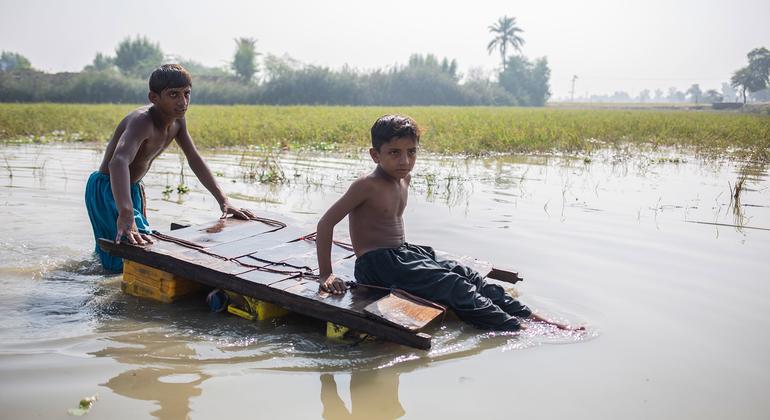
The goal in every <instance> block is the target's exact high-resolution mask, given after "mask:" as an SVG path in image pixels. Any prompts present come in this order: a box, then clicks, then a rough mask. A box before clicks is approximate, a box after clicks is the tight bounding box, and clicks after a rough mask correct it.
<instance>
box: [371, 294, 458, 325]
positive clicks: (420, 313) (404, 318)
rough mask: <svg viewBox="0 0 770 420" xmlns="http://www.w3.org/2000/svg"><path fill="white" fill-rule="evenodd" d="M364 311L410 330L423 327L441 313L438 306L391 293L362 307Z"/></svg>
mask: <svg viewBox="0 0 770 420" xmlns="http://www.w3.org/2000/svg"><path fill="white" fill-rule="evenodd" d="M364 312H365V313H367V314H369V315H371V316H373V317H375V318H379V319H383V320H385V321H387V322H390V323H393V324H395V325H398V326H400V327H403V328H406V329H409V330H412V331H417V330H419V329H421V328H424V327H425V326H426V325H428V324H429V323H431V321H433V320H435V319H436V318H438V317H439V316H441V314H442V313H443V311H442V310H440V309H438V308H434V307H432V306H427V305H423V304H420V303H417V302H415V301H413V300H410V299H406V298H404V297H401V296H398V295H395V294H393V293H390V294H388V295H387V296H385V297H383V298H382V299H379V300H377V301H376V302H372V303H370V304H369V305H367V306H366V307H365V308H364Z"/></svg>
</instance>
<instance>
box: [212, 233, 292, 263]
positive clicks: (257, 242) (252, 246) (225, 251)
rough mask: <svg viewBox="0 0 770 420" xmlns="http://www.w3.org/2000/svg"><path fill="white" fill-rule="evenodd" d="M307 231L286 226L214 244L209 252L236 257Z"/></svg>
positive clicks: (286, 240) (290, 239) (281, 242)
mask: <svg viewBox="0 0 770 420" xmlns="http://www.w3.org/2000/svg"><path fill="white" fill-rule="evenodd" d="M306 233H307V232H303V231H301V230H299V229H296V228H291V227H285V228H283V229H279V230H276V231H271V232H265V233H261V234H258V235H255V236H249V237H246V238H243V239H238V240H234V241H231V242H226V243H223V244H220V245H215V246H212V247H211V248H209V249H208V251H209V252H211V253H214V254H217V255H221V256H223V257H226V258H236V257H241V256H244V255H249V254H253V253H255V252H258V251H260V250H262V249H265V248H272V247H275V246H279V245H281V244H285V243H287V242H289V241H292V240H295V239H297V238H300V237H302V235H304V234H306Z"/></svg>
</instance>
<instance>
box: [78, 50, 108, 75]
mask: <svg viewBox="0 0 770 420" xmlns="http://www.w3.org/2000/svg"><path fill="white" fill-rule="evenodd" d="M114 61H115V59H114V58H112V57H110V56H107V55H104V54H102V53H96V56H95V57H94V61H93V62H92V63H91V64H89V65H87V66H85V67H84V68H83V70H86V71H105V70H109V69H112V68H114V67H115V63H114Z"/></svg>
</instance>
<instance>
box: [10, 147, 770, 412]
mask: <svg viewBox="0 0 770 420" xmlns="http://www.w3.org/2000/svg"><path fill="white" fill-rule="evenodd" d="M102 152H103V145H83V144H80V145H74V144H66V145H59V144H48V145H20V146H15V145H6V146H0V187H1V188H0V222H2V223H0V249H1V250H2V251H1V253H0V309H2V312H0V418H8V419H11V418H13V419H16V418H38V417H39V418H47V419H55V418H66V417H68V416H69V415H68V409H72V408H76V407H77V405H78V402H79V401H80V400H81V399H82V398H85V397H89V396H92V395H98V401H97V402H96V403H95V404H94V405H93V407H92V408H91V410H90V412H89V413H88V414H87V416H88V417H89V418H99V419H101V418H104V419H121V418H125V419H138V418H159V419H180V418H193V419H208V418H215V417H216V418H232V419H235V418H320V417H324V418H331V419H348V418H367V419H379V418H382V419H386V418H398V417H402V416H403V417H406V418H438V417H440V418H447V419H449V418H469V417H472V418H491V419H497V418H513V417H514V416H516V417H525V418H529V419H537V418H544V419H550V418H567V417H569V418H572V419H596V418H632V419H633V418H638V419H647V418H658V419H682V418H698V419H723V418H740V419H766V418H767V415H768V413H770V399H768V398H766V395H765V394H766V393H767V390H768V389H770V370H768V366H770V339H768V334H767V331H768V330H770V281H768V278H770V258H768V255H770V253H769V252H768V251H770V193H769V191H768V188H769V187H770V180H768V169H767V167H766V166H762V165H758V164H752V163H750V162H748V163H747V162H735V161H730V160H703V159H699V158H697V157H695V156H693V155H691V154H687V153H677V152H673V151H647V152H638V151H637V152H629V151H624V150H612V151H606V152H603V153H598V154H595V155H593V156H591V158H590V159H584V158H574V157H558V156H499V157H490V158H483V159H482V158H464V157H441V156H430V155H425V154H424V155H421V156H420V158H419V160H418V164H417V167H416V168H415V171H414V178H413V188H412V191H411V193H410V201H409V206H408V207H407V210H406V213H405V223H406V228H407V240H408V241H410V242H413V243H419V244H430V245H433V246H434V247H436V248H438V249H441V250H444V251H448V252H452V253H454V254H459V255H471V256H474V257H477V258H481V259H485V260H489V261H492V262H495V263H497V264H499V265H506V266H509V267H512V268H515V269H516V271H518V272H519V273H520V274H521V275H522V276H523V277H524V278H525V281H524V282H523V283H519V284H517V286H516V290H515V291H516V292H518V293H519V295H520V299H521V300H522V301H524V302H525V303H527V304H529V305H530V306H531V307H533V308H534V309H536V310H537V311H539V312H541V313H543V314H547V315H549V316H551V317H554V318H558V319H560V320H563V321H567V322H570V323H573V324H582V325H586V326H587V330H586V331H585V332H558V331H554V330H553V329H551V328H547V327H544V326H538V325H533V328H531V329H530V330H528V331H527V332H525V333H522V334H493V333H485V332H481V331H478V330H475V329H473V328H471V327H468V326H466V325H463V324H461V323H459V322H458V321H456V320H452V319H449V320H447V321H445V323H444V324H443V325H441V326H437V327H435V328H434V329H433V330H431V331H430V333H431V334H432V335H433V336H434V344H433V348H432V349H431V350H430V351H421V350H415V349H411V348H407V347H403V346H399V345H395V344H392V343H387V342H382V341H363V342H354V341H353V342H351V341H348V342H339V341H333V340H329V339H326V338H325V337H324V325H323V324H322V323H319V322H314V321H313V320H310V319H307V318H302V317H299V316H296V315H294V316H289V317H286V318H281V319H277V320H271V321H266V322H249V321H246V320H243V319H241V318H237V317H234V316H229V315H225V314H221V313H220V314H217V313H211V312H209V311H208V308H207V306H206V304H205V302H203V301H202V300H200V299H191V300H188V301H184V302H180V303H175V304H171V305H164V304H159V303H154V302H149V301H144V300H141V299H138V298H134V297H131V296H126V295H124V294H122V293H121V292H120V286H119V283H120V278H119V276H110V275H106V274H104V273H103V272H102V271H101V270H100V268H99V267H98V264H96V262H95V259H94V257H93V256H92V250H93V238H92V232H91V228H90V225H89V222H88V217H87V215H86V212H85V208H84V205H83V190H84V186H85V180H86V178H87V176H88V174H89V173H90V172H91V171H92V170H93V169H94V168H96V167H97V166H98V164H99V161H100V159H101V155H102ZM206 158H207V161H208V163H209V165H210V166H211V169H212V171H213V172H215V174H216V175H217V178H218V180H219V182H220V185H222V187H223V188H224V189H225V190H226V191H227V192H228V194H229V195H230V197H231V198H232V199H233V201H234V202H235V203H237V204H238V205H240V206H243V207H248V208H251V209H254V210H256V211H257V213H259V214H265V215H268V216H269V217H274V218H280V219H282V220H284V221H286V222H288V223H291V224H294V225H297V226H302V227H306V228H307V230H308V232H312V231H313V230H314V225H315V223H316V221H317V220H318V218H319V217H320V215H321V214H322V212H323V211H324V210H325V209H326V208H327V207H328V206H329V205H330V204H331V203H332V202H333V201H334V200H336V199H337V198H338V197H339V196H340V195H341V194H342V193H343V192H344V190H345V188H346V187H347V185H348V184H349V183H350V182H351V181H352V180H353V179H355V177H356V176H358V175H359V174H362V173H365V172H366V171H368V170H370V169H371V168H372V166H371V165H372V164H371V162H370V161H368V159H367V158H366V156H365V155H364V154H361V155H354V156H345V155H334V154H324V153H321V152H303V153H283V154H278V155H268V154H264V153H259V152H257V151H246V152H244V151H225V152H217V153H214V154H209V155H207V157H206ZM182 167H183V160H182V159H180V156H179V153H178V152H176V151H174V150H170V151H168V152H167V153H165V154H164V155H163V156H161V157H160V158H159V159H158V160H157V161H156V162H155V164H154V166H153V170H152V171H151V172H150V173H149V174H148V175H147V177H145V184H146V189H147V194H148V206H147V207H148V215H149V219H150V222H151V223H152V224H153V226H154V227H156V228H165V227H167V226H168V225H169V224H170V222H172V221H176V222H182V223H201V222H205V221H208V220H211V219H213V218H216V217H218V216H219V214H218V210H217V206H216V202H215V201H214V200H213V199H212V198H211V196H210V195H208V193H206V192H205V190H203V189H202V187H201V186H200V185H199V184H198V182H197V180H196V179H195V177H194V176H193V175H192V174H191V172H190V170H189V168H186V167H185V170H184V172H182V171H181V168H182ZM260 178H262V179H263V180H267V179H270V178H272V179H276V178H283V180H284V181H283V182H282V183H274V184H271V183H264V182H259V180H260ZM180 183H184V184H185V185H187V186H188V187H189V188H190V190H189V192H187V193H179V192H178V191H177V190H176V187H177V185H179V184H180ZM736 185H739V186H740V188H739V190H740V194H738V199H737V200H736V199H734V198H733V191H734V190H735V186H736ZM346 230H347V226H346V223H342V224H340V225H339V226H338V228H337V231H336V232H337V235H338V237H341V238H344V237H345V236H346Z"/></svg>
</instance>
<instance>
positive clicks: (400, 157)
mask: <svg viewBox="0 0 770 420" xmlns="http://www.w3.org/2000/svg"><path fill="white" fill-rule="evenodd" d="M371 133H372V148H371V149H369V154H370V155H371V157H372V159H373V160H374V162H375V163H376V164H377V167H376V168H375V169H374V171H372V173H370V174H369V175H367V176H364V177H361V178H359V179H357V180H356V181H354V182H353V183H352V184H351V185H350V187H349V188H348V190H347V192H346V193H345V194H344V195H343V196H342V197H341V198H340V199H339V200H338V201H337V202H336V203H334V204H333V205H332V206H331V207H330V208H329V210H327V211H326V213H325V214H324V215H323V217H321V220H320V221H319V222H318V233H317V237H316V244H317V252H318V266H319V271H320V273H319V274H320V282H321V284H320V288H321V290H324V291H326V292H329V293H333V294H342V293H344V292H345V289H346V286H345V283H344V282H343V281H342V280H340V279H339V278H337V277H335V276H334V274H333V273H332V265H331V245H332V238H333V230H334V226H335V225H336V224H337V223H339V222H340V220H342V218H344V217H345V216H346V215H347V216H348V221H349V225H350V239H351V241H352V242H353V248H354V251H355V254H356V257H357V259H356V263H355V277H356V280H357V281H358V282H360V283H363V284H370V285H374V286H382V287H387V288H390V287H394V288H398V289H401V290H405V291H407V292H409V293H412V294H414V295H416V296H419V297H422V298H424V299H428V300H431V301H434V302H437V303H439V304H442V305H444V306H447V307H449V308H450V309H452V310H453V311H454V312H455V313H456V314H457V316H458V317H459V318H460V319H462V320H463V321H465V322H468V323H470V324H473V325H474V326H476V327H478V328H482V329H488V330H497V331H517V330H519V329H523V328H525V326H524V325H522V324H521V323H520V322H519V318H530V319H534V320H537V321H544V322H546V323H549V324H552V325H555V326H557V327H559V328H562V329H570V327H569V326H567V325H563V324H560V323H556V322H553V321H549V320H547V319H545V318H542V317H540V316H538V315H537V314H533V313H532V311H531V310H530V309H529V308H527V307H526V306H524V305H522V304H521V303H519V302H518V301H517V300H515V299H513V298H512V297H511V296H509V295H508V294H506V293H505V290H504V289H503V288H502V287H500V286H498V285H495V284H490V283H487V282H486V281H485V280H484V279H483V278H482V277H481V276H480V275H479V273H477V272H475V271H474V270H472V269H470V268H468V267H465V266H463V265H460V264H458V263H457V262H455V261H447V260H439V259H437V258H436V255H435V253H434V252H433V249H432V248H430V247H427V246H419V245H413V244H410V243H407V242H406V241H405V236H404V222H403V218H402V216H403V214H404V208H405V207H406V202H407V197H408V193H409V182H410V180H411V175H410V172H411V170H412V168H413V167H414V164H415V161H416V159H417V148H418V145H419V142H420V129H419V128H418V127H417V124H416V123H415V122H414V120H412V119H411V118H409V117H405V116H400V115H386V116H383V117H381V118H379V119H378V120H377V121H376V122H375V123H374V125H373V126H372V130H371Z"/></svg>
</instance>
